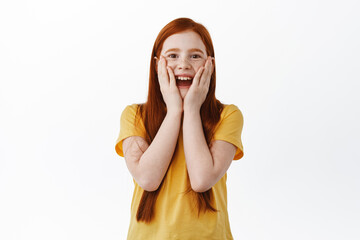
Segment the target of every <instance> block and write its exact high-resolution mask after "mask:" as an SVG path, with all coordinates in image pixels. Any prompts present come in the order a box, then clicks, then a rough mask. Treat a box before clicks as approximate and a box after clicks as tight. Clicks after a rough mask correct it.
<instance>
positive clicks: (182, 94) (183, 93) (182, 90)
mask: <svg viewBox="0 0 360 240" xmlns="http://www.w3.org/2000/svg"><path fill="white" fill-rule="evenodd" d="M187 92H188V90H187V89H180V95H181V97H182V99H184V98H185V96H186V93H187Z"/></svg>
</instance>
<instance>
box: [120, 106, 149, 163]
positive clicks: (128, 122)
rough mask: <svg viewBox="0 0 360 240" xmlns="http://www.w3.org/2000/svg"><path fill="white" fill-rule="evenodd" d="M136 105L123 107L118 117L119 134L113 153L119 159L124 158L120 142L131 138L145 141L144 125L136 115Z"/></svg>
mask: <svg viewBox="0 0 360 240" xmlns="http://www.w3.org/2000/svg"><path fill="white" fill-rule="evenodd" d="M137 109H138V105H137V104H132V105H128V106H126V107H125V109H124V110H123V112H122V113H121V117H120V133H119V136H118V138H117V139H116V143H115V151H116V153H117V154H118V155H120V156H121V157H124V153H123V148H122V142H123V140H124V139H125V138H127V137H131V136H140V137H143V138H144V139H146V131H145V127H144V123H143V121H142V120H141V118H139V116H138V115H137Z"/></svg>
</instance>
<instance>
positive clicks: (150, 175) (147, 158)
mask: <svg viewBox="0 0 360 240" xmlns="http://www.w3.org/2000/svg"><path fill="white" fill-rule="evenodd" d="M180 122H181V112H176V113H174V112H171V113H167V114H166V116H165V118H164V120H163V122H162V124H161V126H160V128H159V130H158V132H157V134H156V136H155V138H154V139H153V141H152V143H151V144H150V146H149V147H148V148H147V150H146V151H145V152H144V154H143V155H142V156H141V158H140V161H139V165H138V170H139V171H141V173H142V179H146V182H148V184H147V186H150V188H151V189H153V190H156V189H157V187H158V185H160V183H161V181H162V179H163V177H164V175H165V172H166V170H167V168H168V166H169V164H170V161H171V158H172V156H173V153H174V150H175V146H176V142H177V140H178V136H179V130H180Z"/></svg>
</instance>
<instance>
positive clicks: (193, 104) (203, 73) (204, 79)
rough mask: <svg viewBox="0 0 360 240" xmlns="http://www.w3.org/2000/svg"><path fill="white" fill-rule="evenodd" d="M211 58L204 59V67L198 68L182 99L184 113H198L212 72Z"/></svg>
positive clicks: (207, 89)
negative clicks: (194, 111)
mask: <svg viewBox="0 0 360 240" xmlns="http://www.w3.org/2000/svg"><path fill="white" fill-rule="evenodd" d="M212 61H213V58H212V57H211V56H209V57H208V58H207V59H206V62H205V66H202V67H201V68H199V70H198V71H197V73H196V74H195V77H194V79H193V82H192V84H191V86H190V88H189V90H188V92H187V93H186V95H185V98H184V111H186V110H196V111H200V108H201V105H202V104H203V103H204V101H205V99H206V96H207V93H208V91H209V85H210V79H211V75H212V73H213V72H214V64H213V62H212Z"/></svg>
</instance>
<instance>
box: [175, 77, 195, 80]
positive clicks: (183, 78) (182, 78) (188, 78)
mask: <svg viewBox="0 0 360 240" xmlns="http://www.w3.org/2000/svg"><path fill="white" fill-rule="evenodd" d="M176 79H179V80H191V79H192V78H190V77H176Z"/></svg>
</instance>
